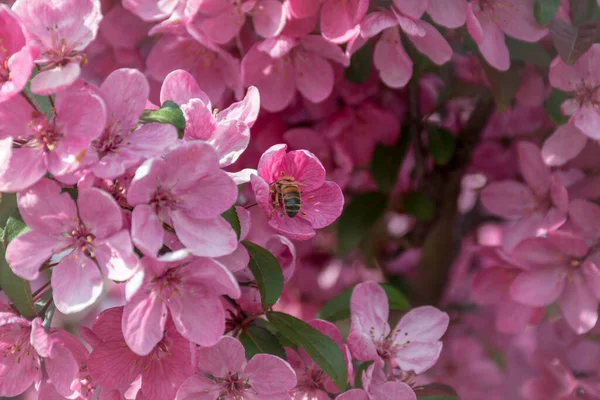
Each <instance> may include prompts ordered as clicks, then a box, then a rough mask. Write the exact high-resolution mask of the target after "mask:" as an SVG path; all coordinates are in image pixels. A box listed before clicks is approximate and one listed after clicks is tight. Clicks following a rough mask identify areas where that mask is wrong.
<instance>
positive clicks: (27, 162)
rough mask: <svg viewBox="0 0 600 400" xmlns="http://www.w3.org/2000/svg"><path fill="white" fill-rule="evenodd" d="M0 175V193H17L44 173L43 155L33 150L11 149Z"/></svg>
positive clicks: (37, 150)
mask: <svg viewBox="0 0 600 400" xmlns="http://www.w3.org/2000/svg"><path fill="white" fill-rule="evenodd" d="M4 168H6V169H5V171H4V173H3V174H2V175H0V191H3V192H17V191H21V190H24V189H27V188H28V187H30V186H31V185H33V184H35V183H36V182H38V181H39V180H40V179H41V178H42V177H43V176H44V174H45V173H46V165H45V163H44V156H43V153H42V152H41V151H40V150H39V149H35V148H31V149H28V148H20V149H12V152H11V154H10V157H9V158H8V166H4Z"/></svg>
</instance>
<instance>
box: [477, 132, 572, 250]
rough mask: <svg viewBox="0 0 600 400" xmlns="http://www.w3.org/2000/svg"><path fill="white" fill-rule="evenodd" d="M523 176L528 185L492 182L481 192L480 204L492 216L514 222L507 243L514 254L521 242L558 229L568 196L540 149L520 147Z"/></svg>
mask: <svg viewBox="0 0 600 400" xmlns="http://www.w3.org/2000/svg"><path fill="white" fill-rule="evenodd" d="M517 152H518V154H519V165H520V168H521V175H522V176H523V179H524V180H525V183H521V182H516V181H512V180H511V181H509V180H506V181H500V182H493V183H491V184H490V185H489V186H487V187H485V188H484V189H483V190H482V192H481V202H482V203H483V205H484V206H485V208H487V209H488V210H489V211H490V212H491V213H492V214H494V215H498V216H500V217H503V218H508V219H511V220H513V221H514V224H513V225H511V226H510V227H509V228H508V232H507V233H506V235H505V239H504V249H505V250H506V251H509V252H510V251H511V250H512V249H513V248H514V247H515V246H516V245H517V244H518V243H519V242H520V241H521V240H523V239H525V238H528V237H533V236H539V235H541V234H544V233H546V232H552V231H554V230H556V229H558V228H559V227H560V226H561V225H562V224H563V223H564V222H565V221H566V214H567V209H568V195H567V192H566V189H565V187H564V186H563V185H562V183H560V182H559V180H558V179H556V178H554V177H553V176H552V175H551V173H550V169H549V168H548V167H547V166H546V165H545V164H544V162H543V160H542V157H541V154H540V150H539V149H538V147H537V146H536V145H534V144H532V143H529V142H519V143H518V144H517Z"/></svg>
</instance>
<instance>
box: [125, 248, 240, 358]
mask: <svg viewBox="0 0 600 400" xmlns="http://www.w3.org/2000/svg"><path fill="white" fill-rule="evenodd" d="M142 266H143V267H144V269H143V270H141V271H140V272H139V274H141V276H140V277H137V278H136V280H137V279H139V280H143V283H142V284H141V286H139V288H138V289H137V291H136V292H135V294H130V295H129V300H128V301H127V303H126V304H125V309H124V310H123V322H122V325H123V333H124V336H125V341H126V343H127V344H128V345H129V347H130V348H131V350H133V351H134V352H135V353H137V354H140V355H148V354H149V353H150V352H151V351H152V349H153V348H154V347H155V346H156V345H157V344H158V342H160V341H161V339H162V336H163V331H164V328H165V323H166V320H167V316H168V315H171V318H172V319H173V323H174V324H175V327H176V328H177V331H178V332H179V333H180V334H181V335H182V336H183V337H184V338H186V339H187V340H189V341H191V342H193V343H196V344H199V345H202V346H212V345H214V344H216V343H217V341H218V340H219V339H220V338H221V336H223V332H224V331H225V310H224V308H223V305H222V304H221V298H220V296H221V295H227V296H229V297H231V298H233V299H237V298H238V297H240V288H239V286H238V283H237V281H236V280H235V278H234V277H233V275H232V274H231V273H230V272H229V271H228V270H227V268H225V267H224V266H223V265H222V264H220V263H218V262H217V261H214V260H212V259H210V258H192V259H188V260H184V261H181V262H177V263H162V262H159V261H156V260H153V259H151V258H149V257H145V258H144V259H143V260H142ZM132 282H133V280H132ZM167 311H168V312H167Z"/></svg>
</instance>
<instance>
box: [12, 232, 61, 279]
mask: <svg viewBox="0 0 600 400" xmlns="http://www.w3.org/2000/svg"><path fill="white" fill-rule="evenodd" d="M66 245H68V242H67V241H66V240H64V238H61V237H52V236H49V235H48V234H46V233H42V232H37V231H33V232H26V233H25V234H23V235H20V236H19V237H17V238H16V239H14V240H13V241H12V242H10V243H9V244H8V247H7V249H6V261H8V264H9V265H10V268H11V269H12V270H13V272H14V273H15V275H17V276H20V277H21V278H23V279H27V280H34V279H37V277H38V276H39V269H40V267H41V266H42V264H43V263H44V262H46V261H47V260H48V259H49V258H50V257H52V255H54V254H58V253H59V252H61V251H62V250H63V249H64V248H65V246H66Z"/></svg>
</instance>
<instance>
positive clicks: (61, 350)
mask: <svg viewBox="0 0 600 400" xmlns="http://www.w3.org/2000/svg"><path fill="white" fill-rule="evenodd" d="M40 328H41V327H40ZM42 329H43V328H42ZM86 353H87V352H86ZM45 367H46V372H47V373H48V377H49V378H50V380H51V381H52V385H53V386H54V388H55V389H56V391H57V392H58V393H59V394H61V395H62V396H73V395H74V394H75V393H76V391H74V390H73V389H71V388H72V387H73V385H74V384H75V383H76V382H77V383H78V382H79V364H78V363H77V361H76V360H75V358H74V357H73V354H72V353H71V351H70V350H69V349H67V348H65V347H63V346H61V345H58V344H57V345H55V346H53V349H52V356H51V357H50V358H46V359H45Z"/></svg>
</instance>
